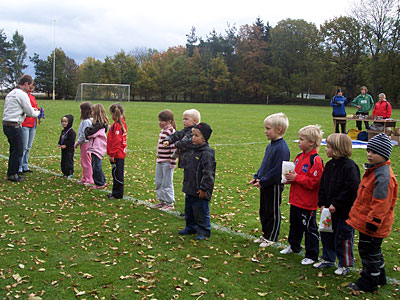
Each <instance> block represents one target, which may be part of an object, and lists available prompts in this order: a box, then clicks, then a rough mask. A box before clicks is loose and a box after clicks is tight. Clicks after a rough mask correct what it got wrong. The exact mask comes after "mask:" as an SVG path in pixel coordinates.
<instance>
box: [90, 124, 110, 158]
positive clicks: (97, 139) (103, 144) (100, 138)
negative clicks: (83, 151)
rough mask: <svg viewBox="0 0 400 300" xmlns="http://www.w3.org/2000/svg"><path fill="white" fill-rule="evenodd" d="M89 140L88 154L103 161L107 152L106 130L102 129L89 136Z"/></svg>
mask: <svg viewBox="0 0 400 300" xmlns="http://www.w3.org/2000/svg"><path fill="white" fill-rule="evenodd" d="M88 140H89V145H88V149H87V152H88V153H89V154H91V153H93V154H94V155H96V156H97V157H98V158H100V159H102V158H103V156H104V155H105V154H106V151H107V137H106V130H105V128H102V129H100V130H98V131H97V132H96V133H95V134H93V135H90V136H88Z"/></svg>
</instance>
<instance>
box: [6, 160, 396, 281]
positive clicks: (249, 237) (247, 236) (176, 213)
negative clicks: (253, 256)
mask: <svg viewBox="0 0 400 300" xmlns="http://www.w3.org/2000/svg"><path fill="white" fill-rule="evenodd" d="M0 158H2V159H6V160H8V157H7V156H5V155H2V154H0ZM29 166H30V167H31V168H32V169H35V170H37V171H40V172H43V173H46V174H51V175H55V176H59V177H62V174H60V173H56V172H53V171H50V170H48V169H45V168H42V167H38V166H35V165H32V164H29ZM67 180H71V181H74V182H76V183H78V181H79V180H77V179H72V178H68V179H67ZM99 191H103V192H105V193H107V194H110V193H111V191H110V190H108V189H102V190H99ZM123 199H125V200H129V201H132V202H135V203H138V204H142V205H145V206H147V207H150V208H153V205H154V204H153V203H151V202H148V201H143V200H139V199H136V198H134V197H131V196H124V198H123ZM154 209H155V208H154ZM163 212H164V213H167V214H170V215H173V216H175V217H179V218H182V216H181V215H182V214H181V213H180V212H179V211H176V210H175V211H170V210H169V211H163ZM211 227H212V228H214V229H215V230H219V231H222V232H225V233H227V234H230V235H235V236H240V237H242V238H244V239H247V240H251V241H252V240H253V239H255V238H256V237H255V236H253V235H250V234H247V233H243V232H238V231H235V230H232V229H230V228H228V227H225V226H222V225H219V224H216V223H211ZM286 246H287V245H285V244H282V243H279V242H278V243H275V244H274V245H272V246H271V247H275V248H278V249H280V248H283V247H286ZM297 255H300V256H303V255H304V253H303V251H301V252H300V253H297ZM351 270H352V271H354V272H359V271H361V270H359V269H356V268H351ZM387 281H388V283H389V284H392V285H400V280H398V279H396V278H390V277H387Z"/></svg>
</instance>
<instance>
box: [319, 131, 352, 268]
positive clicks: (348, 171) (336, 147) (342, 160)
mask: <svg viewBox="0 0 400 300" xmlns="http://www.w3.org/2000/svg"><path fill="white" fill-rule="evenodd" d="M352 152H353V149H352V143H351V138H350V137H349V136H348V135H347V134H340V133H335V134H331V135H330V136H328V138H327V139H326V155H327V156H328V157H329V158H332V159H331V160H330V161H328V163H327V164H326V166H325V168H324V172H323V173H322V177H321V182H320V185H319V192H318V206H319V207H320V208H321V211H322V209H323V208H329V211H330V212H331V216H332V229H333V232H322V231H321V232H320V235H321V242H322V259H321V261H319V262H317V263H315V264H314V267H315V268H319V269H320V268H328V267H333V266H334V265H335V261H336V257H337V258H338V259H339V264H338V268H337V269H336V270H335V274H336V275H345V274H346V273H347V272H348V271H349V270H350V269H349V268H350V267H352V266H353V265H354V255H353V245H354V229H353V228H352V227H351V226H349V225H348V224H347V223H346V219H347V218H348V217H349V212H350V209H351V207H352V205H353V203H354V200H355V199H356V197H357V189H358V185H359V184H360V169H359V168H358V166H357V164H356V163H355V162H354V161H353V160H351V159H350V158H349V157H350V156H351V154H352Z"/></svg>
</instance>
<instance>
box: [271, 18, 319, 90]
mask: <svg viewBox="0 0 400 300" xmlns="http://www.w3.org/2000/svg"><path fill="white" fill-rule="evenodd" d="M271 36H272V44H271V50H272V53H273V59H272V61H273V62H274V66H276V67H277V68H278V69H279V73H280V74H281V76H280V77H278V78H276V79H277V81H275V83H276V84H278V85H279V86H281V88H282V90H281V92H285V93H286V94H287V95H288V96H291V97H293V96H296V95H297V94H298V93H303V92H308V93H309V92H310V91H315V90H316V89H318V86H317V85H316V84H314V82H313V79H314V78H317V77H318V75H317V74H318V73H319V71H320V70H318V68H317V66H318V64H317V62H318V61H319V60H320V55H321V52H320V50H321V49H320V38H319V35H318V29H317V28H316V26H315V25H314V24H313V23H308V22H306V21H304V20H292V19H286V20H283V21H280V22H279V23H278V24H277V25H276V27H275V28H273V29H272V30H271Z"/></svg>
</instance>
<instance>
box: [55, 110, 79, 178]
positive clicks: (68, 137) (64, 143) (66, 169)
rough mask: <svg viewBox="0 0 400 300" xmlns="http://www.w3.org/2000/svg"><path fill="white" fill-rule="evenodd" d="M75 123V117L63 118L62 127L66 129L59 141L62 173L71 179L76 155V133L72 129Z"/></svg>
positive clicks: (66, 116)
mask: <svg viewBox="0 0 400 300" xmlns="http://www.w3.org/2000/svg"><path fill="white" fill-rule="evenodd" d="M73 123H74V116H73V115H65V116H64V117H62V118H61V125H62V127H63V128H64V129H63V130H62V131H61V135H60V139H59V141H58V148H61V171H62V172H63V174H64V176H65V177H68V178H71V177H72V174H74V153H75V147H74V144H75V139H76V133H75V131H74V130H73V129H72V124H73Z"/></svg>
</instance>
